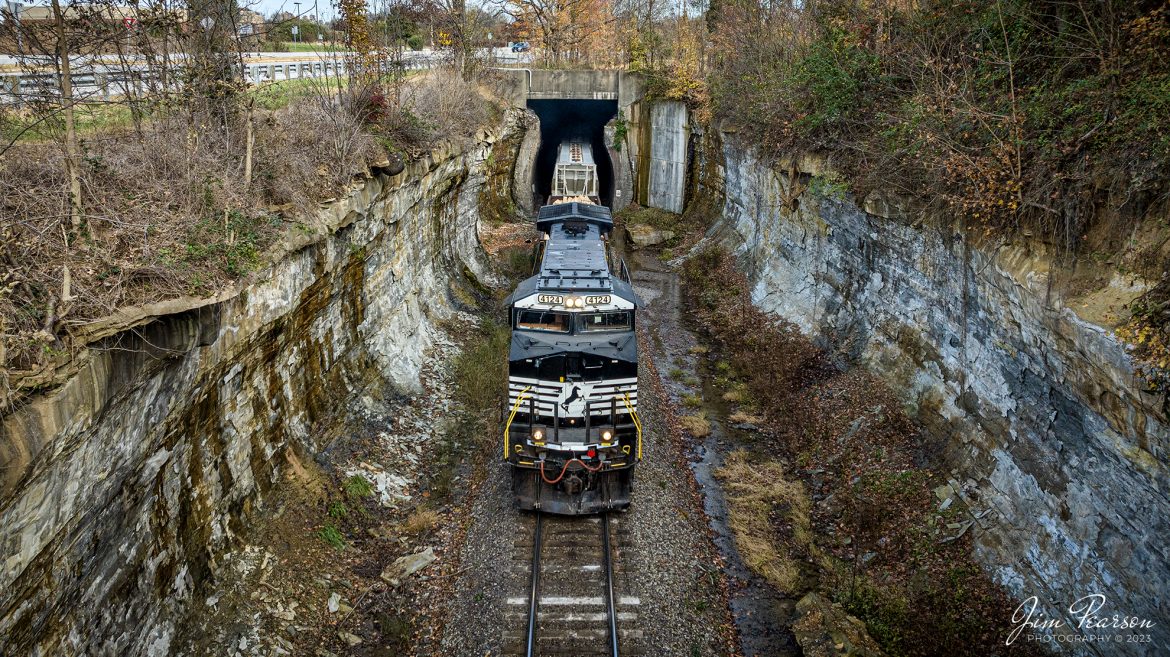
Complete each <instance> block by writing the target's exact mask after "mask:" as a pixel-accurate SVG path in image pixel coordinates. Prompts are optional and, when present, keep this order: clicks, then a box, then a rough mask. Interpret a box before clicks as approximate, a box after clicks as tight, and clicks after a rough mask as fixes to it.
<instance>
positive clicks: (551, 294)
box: [504, 203, 642, 514]
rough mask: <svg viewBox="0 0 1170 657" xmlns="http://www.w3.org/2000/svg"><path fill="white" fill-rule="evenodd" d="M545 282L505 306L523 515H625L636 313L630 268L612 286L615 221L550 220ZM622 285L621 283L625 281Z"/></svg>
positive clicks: (532, 282)
mask: <svg viewBox="0 0 1170 657" xmlns="http://www.w3.org/2000/svg"><path fill="white" fill-rule="evenodd" d="M537 225H538V227H540V228H541V230H542V231H545V234H546V236H547V237H546V240H545V242H544V244H543V252H542V253H541V254H540V255H541V258H540V262H541V265H540V271H539V273H538V274H537V275H535V276H533V277H532V278H529V279H528V280H526V281H524V282H523V283H521V284H520V285H519V286H518V287H517V289H516V291H515V292H514V293H513V295H512V297H511V300H510V303H509V313H510V317H509V321H510V323H511V326H512V341H511V347H510V352H509V355H508V406H507V408H506V409H505V410H506V412H507V417H506V420H507V422H506V425H505V429H504V457H505V460H506V461H507V462H508V463H509V464H511V466H512V475H513V499H514V503H515V506H517V507H518V508H521V509H541V510H544V511H548V512H552V513H563V514H581V513H595V512H599V511H605V510H609V509H624V508H626V507H628V506H629V503H630V489H631V485H632V480H631V475H632V473H633V469H634V466H635V464H636V463H637V461H638V460H639V459H640V458H641V456H642V429H641V423H640V420H639V419H638V415H637V403H638V346H637V339H636V336H635V333H634V331H635V322H636V313H637V306H638V301H637V297H636V296H635V294H634V292H633V288H632V287H631V286H630V283H629V279H628V275H626V274H625V266H624V264H620V263H619V265H618V266H617V267H616V268H615V269H616V270H617V271H618V272H619V275H617V276H614V275H613V274H611V271H610V266H609V253H608V242H607V239H606V237H607V236H608V234H609V231H611V230H612V226H613V224H612V220H610V218H609V212H608V210H606V209H605V208H602V207H600V206H594V205H588V204H578V203H566V204H563V205H554V206H546V207H545V208H542V210H541V214H540V219H539V220H538V222H537ZM623 276H624V278H623Z"/></svg>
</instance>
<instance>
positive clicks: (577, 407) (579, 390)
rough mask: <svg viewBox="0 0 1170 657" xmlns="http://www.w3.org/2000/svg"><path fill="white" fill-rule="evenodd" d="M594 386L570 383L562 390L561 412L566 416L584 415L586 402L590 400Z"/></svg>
mask: <svg viewBox="0 0 1170 657" xmlns="http://www.w3.org/2000/svg"><path fill="white" fill-rule="evenodd" d="M592 390H593V386H592V385H590V384H588V383H569V384H565V386H563V387H562V388H561V398H560V399H559V400H558V401H559V402H560V404H561V410H562V411H564V412H565V415H584V414H585V400H586V399H588V398H589V394H590V392H592Z"/></svg>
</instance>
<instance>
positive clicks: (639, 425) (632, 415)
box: [622, 393, 642, 461]
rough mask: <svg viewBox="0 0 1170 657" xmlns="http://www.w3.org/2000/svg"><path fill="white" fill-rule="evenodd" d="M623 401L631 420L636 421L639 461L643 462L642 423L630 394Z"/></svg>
mask: <svg viewBox="0 0 1170 657" xmlns="http://www.w3.org/2000/svg"><path fill="white" fill-rule="evenodd" d="M622 401H623V402H625V404H626V410H628V411H629V412H630V418H631V419H633V420H634V429H636V430H637V432H638V460H639V461H641V460H642V421H641V420H639V419H638V411H635V410H634V407H633V406H630V395H629V393H626V394H625V395H624V396H623V397H622Z"/></svg>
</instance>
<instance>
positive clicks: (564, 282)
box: [537, 223, 613, 292]
mask: <svg viewBox="0 0 1170 657" xmlns="http://www.w3.org/2000/svg"><path fill="white" fill-rule="evenodd" d="M539 276H540V281H539V283H538V284H537V285H538V287H539V288H540V289H542V290H582V291H599V292H603V291H604V292H608V291H609V290H611V289H612V288H613V286H612V285H611V284H610V282H609V263H608V262H606V259H605V244H604V243H602V241H601V230H600V229H599V228H598V227H597V226H594V225H592V224H576V225H575V226H569V225H566V224H563V223H558V224H553V225H552V226H550V227H549V239H548V242H547V243H546V244H545V248H544V258H543V259H542V260H541V261H540V274H539Z"/></svg>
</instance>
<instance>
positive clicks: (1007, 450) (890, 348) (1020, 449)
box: [703, 141, 1170, 655]
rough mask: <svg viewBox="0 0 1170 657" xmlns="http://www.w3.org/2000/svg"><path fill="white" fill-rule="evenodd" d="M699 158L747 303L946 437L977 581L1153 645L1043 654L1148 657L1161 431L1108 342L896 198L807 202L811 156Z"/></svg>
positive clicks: (1166, 436)
mask: <svg viewBox="0 0 1170 657" xmlns="http://www.w3.org/2000/svg"><path fill="white" fill-rule="evenodd" d="M705 157H708V158H711V159H712V160H713V161H714V162H716V163H717V165H718V164H722V166H719V167H718V168H719V170H720V171H721V173H722V174H723V175H722V176H715V177H714V179H713V180H709V181H706V182H704V183H703V184H704V185H707V186H709V187H711V188H712V189H708V190H706V193H708V194H714V195H717V196H719V197H721V198H723V199H725V201H724V206H723V218H722V219H721V221H720V223H719V224H717V225H716V226H715V227H714V228H713V229H712V233H711V234H712V235H714V236H716V237H717V238H718V239H720V240H721V241H722V242H723V243H725V244H727V245H728V246H729V247H730V248H732V249H734V250H735V251H736V252H737V253H738V255H739V256H740V258H741V262H742V263H743V264H744V266H745V268H746V269H747V271H748V273H749V275H750V277H751V279H752V280H753V282H754V286H755V287H754V289H753V298H754V300H755V302H756V303H757V304H758V305H759V306H760V307H761V308H763V309H765V310H767V311H769V312H773V313H775V314H777V315H779V316H781V317H784V318H785V319H788V320H790V321H792V322H795V323H796V324H797V325H799V326H800V327H801V329H802V330H804V331H805V332H806V333H808V334H810V335H813V336H815V337H816V338H817V339H819V340H820V341H821V342H822V343H823V344H825V345H826V346H829V347H831V348H834V349H838V350H842V351H844V352H846V353H847V354H848V355H849V356H851V357H853V358H856V359H859V360H860V361H862V362H863V363H865V364H866V365H868V366H869V367H871V368H872V369H873V370H875V371H876V372H878V373H880V374H881V375H883V376H884V377H886V378H887V379H888V380H889V381H890V382H891V384H893V385H894V386H895V388H896V389H899V390H901V391H903V393H904V399H905V401H906V403H907V404H908V406H910V407H911V409H912V411H913V412H915V413H916V414H917V416H918V417H919V418H920V419H921V420H922V421H923V422H924V423H925V424H926V426H927V427H928V428H930V429H931V430H932V431H934V432H936V433H938V434H940V435H944V436H947V437H948V439H947V445H948V447H947V450H946V451H947V453H946V454H945V458H946V460H947V462H948V464H949V465H950V467H952V468H953V470H952V471H951V474H952V482H953V484H952V485H953V486H954V487H955V488H956V489H959V490H960V491H961V495H962V496H963V497H964V499H965V501H967V503H968V505H969V506H970V507H971V509H972V511H973V512H974V516H975V517H976V518H977V521H976V522H975V524H974V527H973V530H972V531H974V532H975V545H976V551H977V556H978V558H979V559H980V560H981V561H982V563H983V564H984V565H985V567H986V568H987V570H988V572H990V573H991V574H992V575H993V577H994V578H995V579H996V580H998V581H999V582H1001V583H1002V584H1004V585H1006V586H1007V588H1008V589H1009V590H1010V591H1011V592H1012V593H1013V594H1015V595H1016V596H1018V598H1019V599H1021V600H1022V599H1024V598H1026V597H1028V596H1033V595H1035V596H1037V597H1038V599H1039V604H1040V608H1041V609H1042V610H1043V611H1044V612H1045V613H1046V614H1047V615H1048V617H1050V618H1062V619H1065V622H1066V623H1069V622H1070V620H1069V618H1070V616H1069V614H1068V613H1067V609H1068V607H1069V605H1070V604H1072V603H1073V601H1074V600H1076V599H1078V598H1080V597H1082V596H1086V595H1090V594H1094V593H1098V594H1103V595H1105V596H1107V598H1108V602H1107V604H1106V606H1105V607H1104V608H1103V609H1101V611H1100V612H1099V615H1101V616H1105V617H1106V618H1108V617H1109V616H1111V615H1113V614H1118V615H1123V616H1140V617H1143V618H1145V619H1148V620H1152V621H1155V622H1156V623H1157V625H1156V626H1155V627H1154V628H1153V629H1151V630H1141V631H1140V632H1139V633H1141V634H1144V633H1146V632H1149V633H1150V634H1151V635H1152V638H1153V644H1152V645H1151V644H1145V645H1142V644H1117V643H1108V644H1104V645H1083V644H1063V645H1060V646H1058V647H1060V648H1063V649H1066V650H1069V651H1071V652H1074V653H1083V654H1101V655H1105V654H1109V655H1115V654H1129V655H1146V654H1149V655H1153V654H1165V651H1166V650H1167V649H1170V598H1168V597H1167V592H1170V547H1168V546H1167V543H1166V541H1165V536H1167V535H1168V534H1170V497H1168V490H1170V489H1168V484H1170V476H1168V475H1170V468H1168V467H1167V460H1168V459H1170V450H1168V448H1170V444H1168V443H1170V423H1168V419H1167V416H1166V414H1165V413H1164V411H1163V408H1162V400H1161V399H1160V398H1158V397H1155V396H1153V395H1149V394H1146V393H1144V392H1142V391H1141V390H1140V388H1139V385H1138V384H1137V382H1136V381H1135V378H1134V376H1133V371H1132V368H1131V364H1130V361H1129V359H1128V358H1127V356H1126V353H1125V349H1124V347H1123V345H1121V344H1119V343H1118V342H1117V341H1116V340H1115V339H1114V338H1113V337H1112V336H1111V335H1110V334H1109V333H1108V332H1107V331H1105V330H1104V329H1102V328H1101V327H1099V326H1096V325H1094V324H1092V323H1089V322H1087V321H1084V320H1082V319H1081V318H1080V317H1078V316H1077V314H1076V313H1075V312H1074V311H1073V310H1072V309H1071V308H1070V305H1069V304H1068V302H1067V301H1066V300H1063V299H1061V298H1059V296H1058V295H1056V294H1055V293H1053V292H1052V289H1051V286H1050V285H1049V276H1050V273H1049V272H1050V270H1049V262H1048V261H1047V260H1046V259H1045V258H1044V257H1043V256H1042V255H1037V254H1035V253H1032V254H1030V253H1029V251H1028V250H1027V247H1025V246H1011V245H1004V246H1001V247H999V248H991V247H981V246H978V245H976V244H973V243H972V242H971V241H969V240H968V239H966V238H965V237H964V235H963V233H962V232H960V231H959V230H958V227H957V225H953V224H951V223H948V221H946V220H937V219H934V220H932V219H930V218H927V217H923V216H917V215H916V214H915V213H913V212H908V211H904V210H901V209H899V208H898V207H897V202H896V200H895V199H891V198H884V197H882V196H880V195H871V197H869V198H867V199H866V201H865V202H864V203H863V204H862V205H863V206H864V207H865V209H862V208H861V207H858V205H857V204H855V203H854V202H853V201H852V200H849V199H839V200H834V199H832V198H826V197H825V196H819V195H817V194H814V193H813V192H811V191H807V188H808V187H809V183H810V182H812V181H811V180H810V176H809V174H823V173H824V172H823V171H821V170H820V169H821V165H820V164H819V163H817V162H815V161H811V160H808V159H806V160H805V161H803V162H802V161H799V159H798V161H797V162H796V163H795V165H794V166H792V167H791V168H789V167H787V166H785V167H776V168H773V167H770V166H769V165H768V164H766V163H764V162H762V161H761V160H760V159H759V158H757V157H756V155H755V154H754V153H753V151H751V150H750V149H746V148H742V147H738V146H735V145H733V144H731V143H730V141H729V142H728V143H727V145H725V146H723V147H722V148H721V149H720V148H719V147H716V148H715V149H708V150H707V151H706V153H705ZM709 164H710V162H709ZM781 168H783V169H788V173H782V172H781V171H780V170H779V169H781ZM793 174H795V175H793ZM811 186H812V188H814V189H816V188H817V187H818V185H817V184H816V183H813V184H812V185H811ZM867 210H868V211H867ZM1074 632H1075V630H1074ZM1081 633H1084V632H1083V631H1082V632H1081ZM1128 633H1129V632H1123V634H1128Z"/></svg>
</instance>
